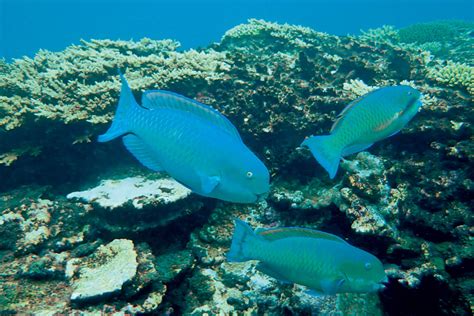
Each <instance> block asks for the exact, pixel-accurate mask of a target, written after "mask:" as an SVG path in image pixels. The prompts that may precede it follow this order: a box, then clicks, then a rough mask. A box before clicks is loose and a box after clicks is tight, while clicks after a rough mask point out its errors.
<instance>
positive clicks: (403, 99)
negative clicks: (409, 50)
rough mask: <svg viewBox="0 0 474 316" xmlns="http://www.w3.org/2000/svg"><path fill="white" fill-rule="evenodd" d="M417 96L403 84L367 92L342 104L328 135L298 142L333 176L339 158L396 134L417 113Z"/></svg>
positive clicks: (419, 104) (419, 102) (413, 90)
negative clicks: (342, 107) (344, 105)
mask: <svg viewBox="0 0 474 316" xmlns="http://www.w3.org/2000/svg"><path fill="white" fill-rule="evenodd" d="M420 97H421V93H420V92H419V91H418V90H416V89H414V88H412V87H410V86H403V85H401V86H392V87H384V88H380V89H377V90H374V91H372V92H369V93H367V94H365V95H363V96H362V97H360V98H358V99H356V100H354V101H353V102H351V103H350V104H349V105H347V106H346V108H345V109H344V110H343V111H342V112H341V113H340V114H339V116H338V117H337V119H336V121H335V122H334V124H333V126H332V128H331V132H330V135H324V136H311V137H308V138H306V139H305V140H304V141H303V143H302V144H301V145H302V146H306V147H308V148H309V149H310V151H311V153H312V154H313V156H314V157H315V158H316V160H317V161H318V162H319V163H320V164H321V166H323V168H324V169H326V171H327V172H328V173H329V177H330V178H331V179H333V178H334V177H335V175H336V172H337V169H338V167H339V162H340V160H341V157H345V156H348V155H351V154H355V153H357V152H360V151H363V150H365V149H367V148H369V147H370V146H372V145H373V144H374V143H375V142H377V141H380V140H382V139H384V138H387V137H390V136H392V135H394V134H396V133H398V132H399V131H400V130H401V129H402V128H403V127H404V126H405V125H406V124H407V123H408V122H409V121H410V120H411V119H412V118H413V117H414V116H415V114H416V113H417V112H418V110H419V108H420V107H421V105H422V104H421V101H420Z"/></svg>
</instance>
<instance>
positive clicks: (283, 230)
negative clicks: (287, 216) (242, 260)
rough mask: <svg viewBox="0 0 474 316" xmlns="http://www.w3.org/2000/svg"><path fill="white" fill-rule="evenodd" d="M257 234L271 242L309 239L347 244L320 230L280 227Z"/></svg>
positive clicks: (262, 230) (256, 231)
mask: <svg viewBox="0 0 474 316" xmlns="http://www.w3.org/2000/svg"><path fill="white" fill-rule="evenodd" d="M255 233H257V234H258V235H260V236H262V237H263V238H265V239H266V240H270V241H273V240H278V239H282V238H288V237H309V238H318V239H326V240H332V241H337V242H342V243H346V241H345V240H344V239H342V238H340V237H338V236H336V235H333V234H329V233H325V232H322V231H319V230H314V229H309V228H301V227H278V228H270V229H261V228H260V229H257V230H255Z"/></svg>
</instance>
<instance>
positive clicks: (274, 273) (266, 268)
mask: <svg viewBox="0 0 474 316" xmlns="http://www.w3.org/2000/svg"><path fill="white" fill-rule="evenodd" d="M256 268H257V270H258V271H260V272H262V273H264V274H266V275H268V276H271V277H272V278H275V279H277V280H278V281H280V282H282V283H288V284H291V283H293V282H291V281H288V280H287V279H286V278H285V277H284V276H282V275H281V274H280V273H278V272H277V271H275V270H274V269H272V268H271V267H269V266H268V265H266V264H264V263H262V262H259V263H258V264H257V267H256Z"/></svg>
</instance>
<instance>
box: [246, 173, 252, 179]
mask: <svg viewBox="0 0 474 316" xmlns="http://www.w3.org/2000/svg"><path fill="white" fill-rule="evenodd" d="M252 177H253V172H252V171H247V178H249V179H250V178H252Z"/></svg>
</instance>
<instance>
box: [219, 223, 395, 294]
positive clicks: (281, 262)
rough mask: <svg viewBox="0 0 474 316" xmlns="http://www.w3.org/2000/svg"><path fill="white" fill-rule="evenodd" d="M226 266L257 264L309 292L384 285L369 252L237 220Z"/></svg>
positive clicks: (327, 237)
mask: <svg viewBox="0 0 474 316" xmlns="http://www.w3.org/2000/svg"><path fill="white" fill-rule="evenodd" d="M227 260H228V261H230V262H243V261H248V260H258V261H259V262H258V264H257V270H259V271H261V272H263V273H265V274H267V275H269V276H271V277H274V278H275V279H278V280H279V281H282V282H285V283H296V284H300V285H304V286H306V287H307V288H308V289H309V290H308V293H309V294H313V295H314V294H316V295H321V294H324V295H333V294H336V293H370V292H376V291H378V290H381V289H383V288H385V285H384V283H386V282H387V281H388V279H387V276H386V274H385V270H384V268H383V265H382V263H381V262H380V260H379V259H377V258H376V257H375V256H373V255H372V254H370V253H368V252H366V251H364V250H362V249H359V248H357V247H354V246H352V245H350V244H349V243H347V242H346V241H345V240H343V239H341V238H340V237H338V236H335V235H332V234H329V233H325V232H322V231H318V230H313V229H308V228H299V227H279V228H271V229H257V230H255V231H253V230H252V228H250V226H249V225H247V223H245V222H244V221H242V220H239V219H237V220H236V221H235V231H234V235H233V238H232V245H231V248H230V250H229V252H228V254H227Z"/></svg>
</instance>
